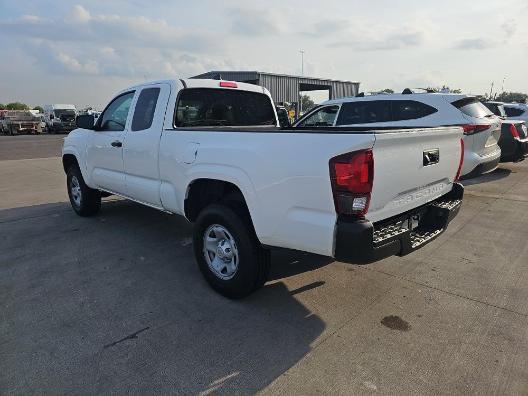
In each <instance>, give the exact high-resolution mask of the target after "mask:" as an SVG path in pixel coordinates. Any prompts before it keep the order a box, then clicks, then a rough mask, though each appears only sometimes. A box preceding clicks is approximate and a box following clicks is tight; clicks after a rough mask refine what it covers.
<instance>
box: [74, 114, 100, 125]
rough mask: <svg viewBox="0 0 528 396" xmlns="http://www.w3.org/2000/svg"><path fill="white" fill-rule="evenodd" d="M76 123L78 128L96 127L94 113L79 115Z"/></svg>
mask: <svg viewBox="0 0 528 396" xmlns="http://www.w3.org/2000/svg"><path fill="white" fill-rule="evenodd" d="M75 123H76V124H77V128H82V129H94V123H95V118H94V116H93V114H83V115H80V116H77V119H76V120H75Z"/></svg>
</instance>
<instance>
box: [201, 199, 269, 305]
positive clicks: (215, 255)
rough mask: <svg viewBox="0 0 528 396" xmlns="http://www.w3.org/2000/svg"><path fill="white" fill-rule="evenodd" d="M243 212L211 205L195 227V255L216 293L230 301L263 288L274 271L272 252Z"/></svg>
mask: <svg viewBox="0 0 528 396" xmlns="http://www.w3.org/2000/svg"><path fill="white" fill-rule="evenodd" d="M242 212H243V211H240V213H239V212H235V211H234V210H233V209H231V208H230V207H227V206H224V205H217V204H214V205H210V206H208V207H207V208H205V209H204V210H203V211H202V212H201V213H200V215H199V216H198V219H197V220H196V224H195V226H194V233H193V247H194V255H195V258H196V261H197V263H198V266H199V268H200V271H201V272H202V274H203V275H204V277H205V279H206V280H207V282H208V283H209V284H210V285H211V287H212V288H213V289H214V290H216V291H217V292H218V293H220V294H222V295H223V296H225V297H229V298H241V297H244V296H247V295H248V294H251V293H252V292H254V291H255V290H257V289H259V288H261V287H262V286H263V285H264V283H265V282H266V280H267V277H268V273H269V267H270V254H269V251H267V250H265V249H263V248H262V247H261V246H260V243H259V242H258V239H257V237H256V235H255V232H254V230H253V226H252V225H251V220H250V219H249V216H248V215H245V214H244V213H242Z"/></svg>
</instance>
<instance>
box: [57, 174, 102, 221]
mask: <svg viewBox="0 0 528 396" xmlns="http://www.w3.org/2000/svg"><path fill="white" fill-rule="evenodd" d="M66 184H67V188H68V197H70V203H71V206H72V208H73V210H74V211H75V213H77V214H78V215H79V216H83V217H88V216H93V215H95V214H96V213H97V212H99V209H101V193H100V192H99V191H98V190H94V189H91V188H90V187H88V186H87V185H86V183H85V182H84V179H83V177H82V174H81V171H80V170H79V167H78V166H77V165H72V166H71V167H70V168H69V169H68V172H67V175H66ZM76 184H77V185H78V189H77V190H76V191H75V192H74V191H73V189H72V187H74V186H75V187H77V186H76ZM77 194H79V196H80V197H79V196H77Z"/></svg>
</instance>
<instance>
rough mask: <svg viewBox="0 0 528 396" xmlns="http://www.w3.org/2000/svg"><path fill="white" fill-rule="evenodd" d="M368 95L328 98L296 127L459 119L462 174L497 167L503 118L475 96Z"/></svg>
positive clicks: (410, 123)
mask: <svg viewBox="0 0 528 396" xmlns="http://www.w3.org/2000/svg"><path fill="white" fill-rule="evenodd" d="M404 92H409V93H402V94H390V95H370V96H363V97H349V98H340V99H334V100H329V101H327V102H324V103H323V104H322V105H320V106H318V107H316V108H315V109H313V110H312V111H311V112H309V113H308V114H306V115H305V116H304V117H302V118H301V119H299V121H297V122H296V123H295V124H294V126H295V127H328V126H336V127H351V126H352V127H356V126H358V127H359V126H360V127H370V128H376V129H379V128H405V127H412V128H416V127H434V126H446V125H460V126H461V127H462V128H463V129H464V148H465V150H464V165H463V167H462V176H464V177H465V178H470V177H474V176H477V175H479V174H482V173H487V172H491V171H493V170H494V169H495V168H496V167H497V166H498V164H499V161H500V155H501V150H500V148H499V146H498V144H497V143H498V141H499V137H500V134H501V121H500V118H499V117H497V116H495V115H494V114H493V113H492V112H491V111H490V110H489V109H487V108H486V107H485V106H484V105H483V104H482V103H481V102H480V101H479V100H478V99H477V98H475V97H473V96H468V95H461V94H451V93H412V91H410V90H405V91H404Z"/></svg>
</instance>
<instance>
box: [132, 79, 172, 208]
mask: <svg viewBox="0 0 528 396" xmlns="http://www.w3.org/2000/svg"><path fill="white" fill-rule="evenodd" d="M169 95H170V85H169V84H152V85H146V86H144V87H142V88H141V91H139V92H138V96H137V100H136V102H135V105H134V111H133V116H132V122H131V126H130V128H129V130H128V131H127V133H126V136H125V140H124V142H123V162H124V167H125V184H126V195H127V196H129V197H131V198H134V199H136V200H138V201H141V202H145V203H147V204H150V205H153V206H156V207H161V200H160V174H159V166H158V154H159V153H158V152H159V144H160V138H161V132H162V130H163V122H164V119H165V109H166V107H167V101H168V99H169Z"/></svg>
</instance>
